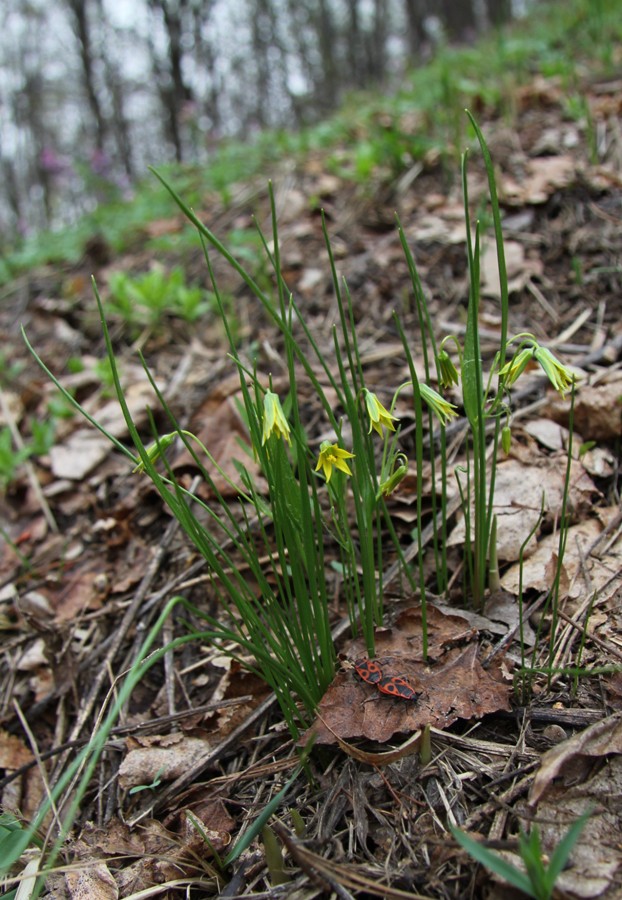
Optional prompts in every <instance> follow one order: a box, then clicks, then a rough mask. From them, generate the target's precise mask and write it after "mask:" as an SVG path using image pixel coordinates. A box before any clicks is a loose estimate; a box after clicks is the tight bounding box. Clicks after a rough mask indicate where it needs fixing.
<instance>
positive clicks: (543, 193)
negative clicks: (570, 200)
mask: <svg viewBox="0 0 622 900" xmlns="http://www.w3.org/2000/svg"><path fill="white" fill-rule="evenodd" d="M575 169H576V160H575V159H574V157H572V156H570V155H565V156H539V157H537V158H536V159H530V160H529V161H528V162H527V176H526V178H524V179H523V180H522V182H521V187H522V202H523V203H546V201H547V200H548V199H549V197H550V196H551V194H553V193H554V192H555V191H557V190H559V189H560V188H565V187H567V186H568V185H569V184H571V182H572V181H573V179H574V177H575Z"/></svg>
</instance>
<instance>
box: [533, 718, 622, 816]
mask: <svg viewBox="0 0 622 900" xmlns="http://www.w3.org/2000/svg"><path fill="white" fill-rule="evenodd" d="M612 753H615V754H617V755H620V754H622V713H615V715H613V716H608V717H607V718H606V719H603V720H602V721H601V722H595V723H594V725H590V726H589V728H586V729H585V731H582V732H580V733H579V734H575V735H574V737H571V738H569V739H568V740H567V741H564V742H563V744H558V745H557V746H556V747H553V748H552V749H551V750H548V751H547V752H546V753H545V754H544V756H543V757H542V759H541V761H540V768H539V769H538V771H537V772H536V776H535V778H534V780H533V784H532V786H531V791H530V793H529V804H530V806H536V805H537V804H538V803H539V802H540V800H541V799H542V797H543V796H544V794H545V793H546V791H548V790H549V789H550V788H551V786H552V785H553V783H554V782H555V779H559V778H562V779H563V783H565V784H573V783H577V780H578V779H581V778H582V777H587V775H588V773H589V772H590V771H591V768H592V766H591V763H590V762H589V761H590V760H592V759H593V758H594V757H603V756H608V755H610V754H612ZM558 784H559V782H558Z"/></svg>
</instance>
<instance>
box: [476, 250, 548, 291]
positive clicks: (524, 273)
mask: <svg viewBox="0 0 622 900" xmlns="http://www.w3.org/2000/svg"><path fill="white" fill-rule="evenodd" d="M503 246H504V248H505V263H506V269H507V277H508V291H509V293H510V294H515V293H518V291H521V290H522V289H523V288H524V287H525V285H526V284H527V282H528V281H529V280H530V279H531V278H532V277H533V276H534V275H535V276H536V277H539V276H541V275H542V272H543V269H544V265H543V263H542V260H540V259H529V258H526V257H525V248H524V247H523V245H522V244H519V243H518V241H504V244H503ZM480 268H481V274H482V294H483V295H484V296H487V297H500V296H501V287H500V281H499V264H498V261H497V245H496V243H495V242H494V241H488V242H487V243H486V245H485V247H484V250H483V252H482V254H481V257H480Z"/></svg>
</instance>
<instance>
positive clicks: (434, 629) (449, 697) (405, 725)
mask: <svg viewBox="0 0 622 900" xmlns="http://www.w3.org/2000/svg"><path fill="white" fill-rule="evenodd" d="M428 631H429V639H430V645H429V660H432V662H428V663H427V664H426V663H425V662H424V661H423V658H422V642H421V611H420V610H419V609H409V610H405V611H404V612H403V613H401V614H400V616H399V617H398V619H397V621H396V623H395V625H394V627H393V628H387V629H380V630H379V631H378V632H377V635H376V657H375V658H376V660H377V661H378V663H379V665H380V666H381V668H382V673H383V675H384V676H389V677H390V676H403V677H404V678H405V679H406V680H407V681H408V683H409V684H410V685H411V686H412V687H413V688H414V690H415V691H417V692H418V693H419V698H418V700H417V701H416V702H413V701H411V700H402V699H400V698H394V697H390V696H386V695H383V694H381V693H380V692H379V691H378V690H377V689H376V688H375V686H374V685H370V684H366V683H363V682H361V681H360V680H358V678H356V676H355V675H354V674H353V671H352V670H351V669H349V670H348V671H345V672H339V673H338V674H337V676H336V677H335V679H334V681H333V683H332V684H331V686H330V687H329V688H328V690H327V691H326V694H325V695H324V697H323V699H322V701H321V703H320V705H319V710H318V711H319V716H320V717H321V718H319V719H318V721H317V722H316V723H315V725H314V726H313V729H312V730H313V733H314V734H315V735H316V736H317V737H316V739H317V741H318V742H319V743H327V744H331V743H335V742H336V740H337V739H341V740H344V739H347V738H354V737H366V738H368V739H369V740H373V741H378V742H379V743H384V742H385V741H388V740H389V739H390V738H391V737H393V735H394V734H411V733H413V732H415V731H417V730H419V729H420V728H423V727H424V726H425V725H433V726H434V727H436V728H440V729H442V728H447V727H448V726H449V725H450V724H452V723H453V722H455V721H456V719H459V718H464V719H471V718H480V717H481V716H483V715H485V714H486V713H489V712H493V711H497V710H499V709H505V710H508V709H509V708H510V707H509V694H510V689H511V686H510V685H508V684H503V683H501V681H500V680H496V678H495V677H493V673H491V672H489V671H486V670H484V669H483V668H482V667H481V665H480V663H479V661H478V659H477V656H478V645H477V643H475V642H473V638H474V637H475V636H476V632H474V630H473V629H472V628H471V627H470V625H469V624H468V623H467V622H466V620H465V619H464V618H462V617H461V616H460V615H444V614H443V613H441V612H440V611H439V610H437V609H435V607H433V606H430V607H429V608H428ZM468 641H471V642H472V643H470V644H469V645H468V646H466V648H463V647H462V646H456V645H461V644H464V643H466V642H468ZM346 652H347V655H348V657H349V659H350V660H355V659H357V658H358V657H360V656H362V655H363V654H364V644H363V642H362V641H361V640H358V641H353V642H352V644H351V645H350V646H349V647H348V648H347V651H346Z"/></svg>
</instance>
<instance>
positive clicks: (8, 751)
mask: <svg viewBox="0 0 622 900" xmlns="http://www.w3.org/2000/svg"><path fill="white" fill-rule="evenodd" d="M32 758H33V756H32V753H31V752H30V750H29V749H28V747H26V745H25V744H24V742H23V741H22V739H21V738H19V737H18V736H17V735H16V734H9V733H8V732H7V731H4V729H2V728H0V769H8V770H9V771H13V772H14V771H15V769H19V768H20V767H21V766H25V765H26V764H27V763H29V762H31V761H32Z"/></svg>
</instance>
